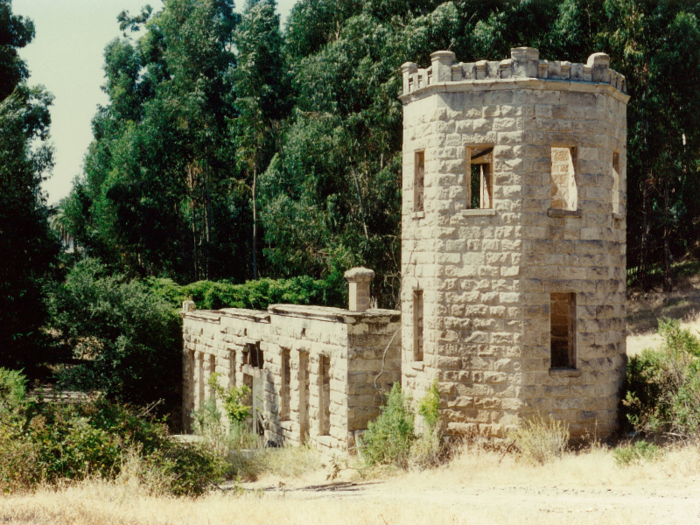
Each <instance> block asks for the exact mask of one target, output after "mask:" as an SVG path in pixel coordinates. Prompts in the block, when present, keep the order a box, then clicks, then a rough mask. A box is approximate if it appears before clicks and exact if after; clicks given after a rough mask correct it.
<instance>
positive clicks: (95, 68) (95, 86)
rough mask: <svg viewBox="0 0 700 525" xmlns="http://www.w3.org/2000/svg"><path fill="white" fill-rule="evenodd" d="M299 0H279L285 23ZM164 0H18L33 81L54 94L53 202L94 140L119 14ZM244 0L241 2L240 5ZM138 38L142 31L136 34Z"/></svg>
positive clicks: (22, 52)
mask: <svg viewBox="0 0 700 525" xmlns="http://www.w3.org/2000/svg"><path fill="white" fill-rule="evenodd" d="M295 2H296V0H278V10H279V12H280V14H281V15H282V16H281V19H282V26H283V27H284V23H285V22H286V19H287V16H288V14H289V11H290V10H291V8H292V6H293V5H294V3H295ZM146 4H150V5H151V6H152V7H153V9H154V10H155V11H158V10H160V9H161V7H162V5H163V4H162V1H161V0H13V2H12V11H13V13H14V14H16V15H22V16H25V17H28V18H31V19H32V20H33V21H34V26H35V28H36V36H35V38H34V41H33V42H32V43H31V44H29V45H28V46H27V47H25V48H24V49H21V50H20V55H21V56H22V58H23V59H24V60H25V61H26V62H27V66H28V67H29V71H30V74H31V76H30V77H29V83H30V84H31V85H37V84H43V85H44V86H45V87H46V88H47V89H48V90H49V91H50V92H51V93H53V95H54V97H55V100H54V104H53V107H52V108H51V140H52V142H53V144H54V146H55V150H56V151H55V157H54V160H55V163H56V165H55V167H54V170H53V175H52V176H51V177H50V178H49V180H48V181H46V182H45V183H44V189H45V190H46V191H47V192H48V194H49V204H54V203H56V202H57V201H59V200H60V199H62V198H63V197H65V196H66V195H68V193H69V192H70V188H71V183H72V181H73V178H74V177H75V176H76V175H78V174H79V173H80V172H81V170H82V165H83V157H84V156H85V152H86V151H87V147H88V145H89V144H90V141H91V140H92V130H91V127H90V121H91V120H92V117H93V116H94V115H95V111H96V109H97V105H98V104H102V105H106V104H107V102H108V99H107V95H106V94H105V93H103V92H102V90H100V86H101V85H102V84H103V83H104V71H103V69H102V66H103V63H104V60H103V52H104V48H105V46H106V45H107V43H108V42H110V41H111V40H113V39H114V38H116V37H121V32H120V31H119V26H118V24H117V15H118V14H119V13H120V12H121V11H122V10H124V9H126V10H128V11H129V12H130V13H131V14H137V13H139V12H140V11H141V7H142V6H144V5H146ZM242 7H243V0H239V1H238V2H237V4H236V8H237V10H238V11H240V10H241V8H242ZM135 38H137V37H135Z"/></svg>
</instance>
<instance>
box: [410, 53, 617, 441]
mask: <svg viewBox="0 0 700 525" xmlns="http://www.w3.org/2000/svg"><path fill="white" fill-rule="evenodd" d="M608 64H609V59H608V58H607V55H603V54H595V55H592V56H591V58H590V59H589V61H588V63H587V64H570V63H568V62H547V61H540V60H539V55H538V52H537V50H534V49H531V48H519V49H515V50H513V53H512V56H511V59H508V60H504V61H501V62H493V63H492V62H488V63H487V62H477V63H475V64H456V63H455V60H454V54H453V53H451V52H446V51H440V52H436V53H434V54H433V55H432V64H431V67H430V68H427V69H425V70H421V69H418V68H417V66H416V65H415V64H411V63H407V64H404V66H403V72H404V82H403V85H404V94H403V95H402V97H401V99H402V101H403V103H404V158H403V173H404V178H403V216H402V224H403V231H402V272H403V283H404V286H403V290H402V311H403V314H404V315H403V318H402V349H403V350H402V358H403V365H402V367H403V383H404V386H405V387H407V388H409V389H411V390H412V391H415V392H418V393H419V394H418V396H420V392H421V391H423V390H424V389H425V388H426V387H427V386H428V385H429V384H430V382H431V381H432V380H433V379H437V381H438V386H439V389H440V392H441V419H442V420H443V421H444V422H445V423H446V426H447V428H448V430H449V431H452V432H468V433H480V434H483V435H488V436H500V435H503V433H504V432H505V431H506V430H507V428H508V427H509V426H512V425H515V424H517V422H518V420H519V419H520V418H523V417H529V416H530V415H532V414H534V413H536V412H541V413H545V414H552V415H553V417H556V418H559V419H563V420H565V421H567V422H568V423H569V425H570V428H571V431H572V434H573V435H575V436H576V435H581V434H583V433H585V432H598V433H600V434H606V433H609V432H610V431H611V430H612V429H613V428H614V426H615V424H616V413H615V410H616V405H617V401H618V390H619V388H620V386H621V381H622V379H623V377H624V370H625V333H624V323H625V292H626V290H625V229H626V223H625V212H624V209H625V206H624V202H625V201H624V195H625V187H626V186H625V184H626V179H625V166H626V103H627V100H628V96H627V95H626V94H625V93H624V91H625V89H626V88H625V81H624V77H622V76H621V75H619V74H617V73H615V72H614V71H612V70H610V69H609V66H608ZM488 151H490V153H489V154H490V155H492V158H491V159H489V161H490V162H491V167H490V169H491V173H492V179H491V180H492V188H491V190H492V195H493V200H492V203H489V204H490V206H491V207H485V208H472V207H471V204H470V203H469V202H468V199H467V195H468V193H469V192H468V189H467V187H466V182H465V181H466V180H467V170H468V169H469V166H468V165H467V164H468V161H467V159H468V158H471V157H470V156H471V154H472V153H474V154H475V155H480V154H484V152H488ZM417 152H422V155H420V158H421V161H422V162H424V173H423V174H422V180H421V182H422V184H423V189H422V191H423V192H424V194H423V196H422V199H421V202H422V206H416V202H415V200H416V198H417V197H416V195H417V193H420V192H417V191H416V188H415V187H414V181H415V180H416V177H415V176H414V173H415V170H416V166H415V159H416V158H417ZM565 152H566V154H565ZM614 156H617V158H616V159H615V162H616V164H617V171H618V172H619V173H618V176H619V179H618V189H619V197H618V195H614V194H615V192H614V191H613V184H614V177H613V158H614ZM572 171H573V173H572V175H573V177H570V178H568V179H567V177H566V174H567V173H571V172H572ZM560 183H561V184H562V185H561V191H558V189H557V188H554V189H553V185H555V184H560ZM560 195H561V197H559V196H560ZM618 199H619V204H616V206H617V209H616V210H615V209H613V203H614V202H615V201H616V200H618ZM417 292H418V293H417ZM557 293H571V294H573V296H574V297H575V305H576V306H575V309H574V316H575V321H576V322H575V330H574V332H573V335H572V337H573V345H574V347H573V348H574V351H573V353H574V356H573V361H572V362H571V363H570V364H569V366H567V367H564V368H559V367H553V366H552V361H551V339H552V334H551V326H550V315H551V310H550V304H551V300H552V294H557ZM417 296H421V297H422V301H421V306H422V311H423V313H422V316H419V315H416V313H415V312H414V311H413V309H414V304H417V303H416V297H417ZM419 317H420V319H419ZM419 323H420V324H422V326H423V327H424V328H423V333H422V341H423V343H422V346H423V348H422V352H417V351H416V348H415V346H416V344H417V343H416V341H417V340H418V338H417V336H416V327H417V326H418V324H419ZM420 353H422V354H423V358H422V360H418V359H416V356H418V355H419V354H420Z"/></svg>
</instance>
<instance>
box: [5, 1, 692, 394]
mask: <svg viewBox="0 0 700 525" xmlns="http://www.w3.org/2000/svg"><path fill="white" fill-rule="evenodd" d="M234 7H235V6H234V4H233V2H232V0H166V1H165V2H164V4H163V5H162V6H160V8H159V9H153V8H151V7H150V6H145V7H144V8H143V10H142V11H141V12H140V13H136V14H133V13H128V12H123V13H122V14H121V15H120V16H119V17H118V20H115V24H119V28H120V30H121V31H122V32H123V37H122V38H120V39H116V40H114V41H112V42H111V43H109V45H108V46H107V47H106V49H105V51H104V60H105V61H104V71H105V82H104V86H103V89H104V90H105V92H106V93H107V94H108V96H109V103H108V104H107V105H106V106H105V107H100V108H99V109H98V111H97V113H96V115H95V116H94V118H93V121H92V127H93V135H94V140H93V142H92V143H91V145H90V147H89V149H88V151H87V152H86V154H85V160H84V167H83V172H82V173H81V174H80V176H78V177H77V178H76V180H75V181H74V185H73V188H72V191H71V193H70V195H69V196H68V197H67V198H66V199H64V200H63V201H62V202H61V203H60V205H59V206H58V207H56V208H55V209H50V208H49V207H48V206H47V204H46V197H45V195H44V194H43V193H42V191H41V188H40V184H41V180H42V178H43V177H46V176H47V175H48V174H49V173H50V171H51V166H52V149H51V146H50V145H49V144H50V142H49V141H47V139H48V131H49V127H50V112H49V109H50V105H51V100H52V97H51V95H50V94H49V93H47V92H45V91H43V90H41V89H38V88H33V87H30V86H29V84H28V83H27V82H28V81H27V75H28V73H27V71H28V70H27V66H26V64H24V63H23V62H22V60H21V59H20V58H19V56H18V54H17V49H19V48H21V47H23V46H25V45H27V44H29V43H30V42H31V40H32V38H33V35H34V27H33V24H32V22H31V21H30V20H27V19H25V18H23V17H21V16H18V15H16V14H13V12H12V5H11V0H0V201H1V203H0V241H1V242H2V245H3V247H5V252H4V256H3V258H2V261H0V298H2V301H3V306H4V307H3V308H2V310H0V348H1V349H2V355H1V358H0V365H2V366H10V367H14V368H19V367H24V368H25V369H29V368H31V367H32V366H34V365H35V364H37V363H41V362H44V361H47V360H48V361H51V360H56V359H59V356H63V358H65V357H66V356H67V355H68V356H71V357H72V358H84V359H86V360H90V361H91V363H92V365H91V367H92V368H90V369H89V372H86V373H85V374H83V375H82V376H80V374H77V373H72V375H71V374H69V376H70V378H71V380H72V381H73V382H74V384H77V385H83V386H85V387H86V388H87V387H90V386H99V387H100V388H102V389H104V390H106V391H108V392H121V393H124V392H132V394H129V395H126V397H127V398H129V399H132V400H134V401H136V402H148V401H150V400H153V399H155V398H158V397H163V396H164V395H165V396H166V397H167V395H170V396H172V398H173V399H175V398H176V397H177V395H176V394H177V393H176V392H174V391H173V392H169V393H167V395H166V394H163V392H162V391H156V390H157V389H158V388H161V389H167V388H168V387H167V381H163V383H162V384H160V383H158V382H157V381H156V382H154V383H153V384H152V385H151V384H150V383H149V382H148V380H147V379H146V377H148V376H147V374H146V372H143V371H140V372H136V370H147V369H152V370H156V369H158V370H161V371H162V374H161V375H163V374H165V373H166V372H167V373H168V374H171V373H177V370H174V369H172V366H174V365H172V366H170V368H168V367H167V366H166V367H165V368H163V363H164V362H166V361H165V360H166V359H171V358H172V359H177V358H176V357H174V356H175V355H176V354H177V348H175V350H174V351H173V350H167V349H169V348H170V346H172V345H174V346H175V347H177V344H176V342H175V341H176V339H177V326H178V324H177V319H176V318H174V319H175V320H174V321H173V317H172V316H171V315H170V313H169V312H170V310H168V308H170V309H171V310H172V306H173V305H174V304H175V298H178V299H179V298H181V297H183V293H184V292H183V291H182V290H183V288H182V287H184V286H186V285H189V284H190V283H198V282H201V281H208V282H210V283H213V284H209V285H207V284H198V285H197V286H199V289H204V288H206V287H207V286H209V288H207V290H208V291H207V292H206V293H204V292H202V297H204V296H206V297H208V299H207V300H208V301H209V303H208V304H214V305H216V306H221V305H222V304H225V303H226V300H224V299H221V300H219V301H218V302H217V301H214V302H212V297H213V296H212V294H216V293H218V294H219V295H218V296H217V297H224V296H226V297H229V298H231V297H233V295H235V297H236V299H235V300H234V299H231V300H232V301H233V303H230V304H246V305H247V304H255V305H258V306H260V305H263V306H264V304H265V301H264V300H263V299H260V300H257V299H256V300H255V301H253V300H250V299H248V297H249V296H251V294H253V295H255V294H258V295H259V294H260V293H261V292H260V289H261V288H259V287H258V288H256V286H259V285H251V284H249V285H244V284H242V283H245V282H246V281H252V280H260V281H259V282H261V283H263V285H260V286H263V288H264V289H265V292H264V293H263V295H264V294H268V295H264V297H270V298H272V297H276V298H279V297H284V298H285V300H295V299H299V298H302V299H301V300H303V301H309V300H319V301H320V302H323V303H325V304H334V303H338V302H339V301H340V299H338V297H337V295H336V296H333V294H332V293H330V292H329V290H333V289H337V288H342V286H343V285H344V280H343V279H342V274H343V272H344V271H345V270H347V269H348V268H350V267H352V266H355V265H364V266H367V267H370V268H373V269H374V270H375V271H376V272H377V275H378V278H377V279H376V280H375V283H374V286H375V289H374V293H375V295H376V296H377V298H378V300H379V304H380V306H384V307H396V306H398V305H397V297H398V291H399V290H398V286H399V283H400V231H401V224H400V221H401V213H400V206H401V195H400V192H401V184H400V181H401V146H402V145H401V126H402V124H401V122H402V108H401V103H400V102H399V100H398V98H397V97H398V94H399V91H400V86H401V78H400V69H399V67H400V64H402V63H403V62H406V61H413V62H416V63H418V64H419V65H421V66H426V65H427V64H428V63H429V55H430V53H431V52H433V51H435V50H439V49H450V50H452V51H454V52H455V53H456V55H457V57H458V59H459V60H461V61H465V62H466V61H474V60H480V59H489V60H500V59H502V58H505V57H508V56H509V55H510V48H511V47H516V46H531V47H535V48H538V49H539V50H540V56H541V57H543V58H552V59H560V60H569V61H571V62H585V61H586V59H587V57H588V56H589V55H590V54H591V53H592V52H595V51H604V52H607V53H608V54H609V55H610V56H611V67H613V68H614V69H616V70H617V71H619V72H621V73H623V74H624V75H625V76H626V77H627V85H628V86H629V94H630V95H631V100H630V104H629V110H628V130H629V137H628V141H629V150H628V168H627V177H628V184H627V190H628V207H627V210H628V267H630V268H631V269H632V275H633V276H634V282H633V284H636V285H639V286H641V287H642V288H643V289H648V288H649V287H650V286H652V284H653V283H652V278H656V276H660V277H661V280H660V281H659V282H660V283H662V285H663V287H664V289H665V290H670V289H671V287H672V286H673V281H672V273H673V272H672V269H673V265H674V263H675V262H677V261H679V260H680V259H682V258H684V257H688V256H690V257H692V256H696V255H697V253H696V252H697V251H698V248H699V245H698V242H699V241H700V229H698V227H697V224H698V221H700V200H699V199H697V194H698V190H700V184H699V183H698V176H697V175H698V170H699V168H700V166H699V165H698V154H697V153H698V151H700V120H699V119H697V118H696V115H697V114H698V110H700V91H699V90H698V89H697V86H698V85H700V56H699V55H700V22H699V21H698V15H699V13H698V11H700V4H697V3H694V2H692V3H691V2H675V1H635V0H537V1H533V0H519V1H509V2H503V1H495V0H461V1H460V0H457V1H451V2H442V1H428V2H425V1H420V2H419V1H416V0H366V1H360V0H300V1H299V2H298V3H297V4H296V5H295V6H294V8H293V9H292V11H291V14H290V16H289V19H288V21H287V23H286V26H285V27H284V28H282V27H281V26H280V17H279V15H278V14H277V12H276V3H275V1H274V0H247V2H246V3H245V5H243V6H239V7H241V8H242V9H241V12H240V13H239V12H237V11H235V10H234ZM60 236H64V237H66V236H70V237H72V238H74V239H75V241H76V243H77V246H78V249H77V250H76V251H75V252H74V253H72V254H66V253H62V252H61V250H60V243H59V238H60ZM302 276H308V277H306V278H305V279H307V280H303V278H302ZM261 279H262V280H261ZM294 279H297V280H294ZM299 279H302V280H299ZM214 282H216V283H214ZM256 282H258V281H256ZM654 282H655V281H654ZM265 283H266V284H265ZM280 283H281V284H280ZM215 285H216V286H219V288H216V286H215ZM220 286H243V287H245V286H250V288H237V289H236V290H237V291H233V292H232V291H221V290H222V289H221V288H220ZM203 287H204V288H203ZM253 289H254V290H255V291H254V292H253V291H251V290H253ZM216 290H218V292H217V291H216ZM289 290H292V291H289ZM200 291H201V290H200ZM197 293H199V292H197ZM285 293H286V294H287V295H284V294H285ZM207 294H208V295H207ZM227 294H228V295H227ZM231 294H233V295H231ZM236 294H238V295H236ZM275 294H276V295H275ZM290 294H291V295H290ZM190 295H191V294H190ZM263 295H260V297H262V296H263ZM341 299H342V298H341ZM270 300H272V299H270ZM236 301H239V302H236ZM256 301H257V302H256ZM144 309H150V310H151V311H152V312H153V313H152V318H146V317H144V315H143V313H142V312H143V311H144ZM159 316H160V317H159ZM156 318H158V319H156ZM148 326H158V328H157V329H154V330H152V333H150V334H148V337H146V336H145V335H143V333H142V332H144V331H146V332H148V331H149V329H148V328H147V327H148ZM139 330H141V332H139ZM164 334H167V335H164ZM164 349H165V350H164ZM126 356H129V357H128V358H127V357H126ZM168 356H169V357H168ZM100 359H102V361H100ZM134 360H135V361H134ZM100 362H101V363H102V364H101V365H100V366H102V368H101V369H100V368H99V366H97V365H95V363H98V364H99V363H100ZM134 363H140V364H138V366H137V365H136V364H134ZM96 366H97V368H96ZM177 366H179V364H178V365H177ZM120 367H121V368H120ZM139 367H140V368H139ZM73 370H74V371H75V370H76V369H73ZM115 370H116V371H119V373H117V372H115ZM139 374H140V375H139ZM78 376H80V377H78ZM136 376H139V377H136ZM171 377H172V376H171ZM146 383H148V387H146V386H144V385H145V384H146ZM139 385H140V386H139ZM151 386H152V387H153V388H152V389H151V391H150V393H149V394H148V395H144V394H143V388H151ZM154 389H155V390H154ZM129 396H131V397H129Z"/></svg>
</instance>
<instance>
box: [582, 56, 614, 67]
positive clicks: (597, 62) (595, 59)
mask: <svg viewBox="0 0 700 525" xmlns="http://www.w3.org/2000/svg"><path fill="white" fill-rule="evenodd" d="M586 65H587V66H588V67H594V66H609V65H610V56H609V55H608V54H607V53H593V54H592V55H591V56H589V57H588V61H587V62H586Z"/></svg>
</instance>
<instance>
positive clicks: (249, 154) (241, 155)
mask: <svg viewBox="0 0 700 525" xmlns="http://www.w3.org/2000/svg"><path fill="white" fill-rule="evenodd" d="M234 42H235V45H236V48H237V50H238V64H237V67H236V68H235V70H234V71H233V75H232V76H233V88H234V92H235V95H236V101H235V108H236V110H237V115H236V116H235V118H233V119H232V120H231V136H232V140H233V141H234V143H235V146H236V159H237V160H238V166H239V169H240V171H241V173H242V175H243V176H242V177H241V178H240V179H239V180H240V182H241V183H243V184H245V185H246V186H247V187H248V188H249V189H250V195H251V205H252V211H253V222H252V230H253V231H252V234H253V235H252V237H253V246H252V258H253V278H254V279H255V278H257V276H258V263H257V257H258V229H257V227H258V212H257V210H258V207H257V183H258V174H259V173H261V172H263V171H264V170H265V169H266V168H267V165H268V164H269V162H270V159H271V157H272V155H273V153H274V152H275V149H276V137H277V135H279V131H280V127H281V123H282V120H283V119H284V118H285V116H286V113H287V108H288V105H289V101H288V98H287V97H288V94H289V82H288V70H287V68H286V64H285V61H284V55H283V53H282V45H283V40H282V34H281V33H280V27H279V15H278V14H277V13H276V2H275V0H247V3H246V6H245V9H244V11H243V17H242V19H241V23H240V25H239V26H238V28H237V29H236V31H235V33H234Z"/></svg>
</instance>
